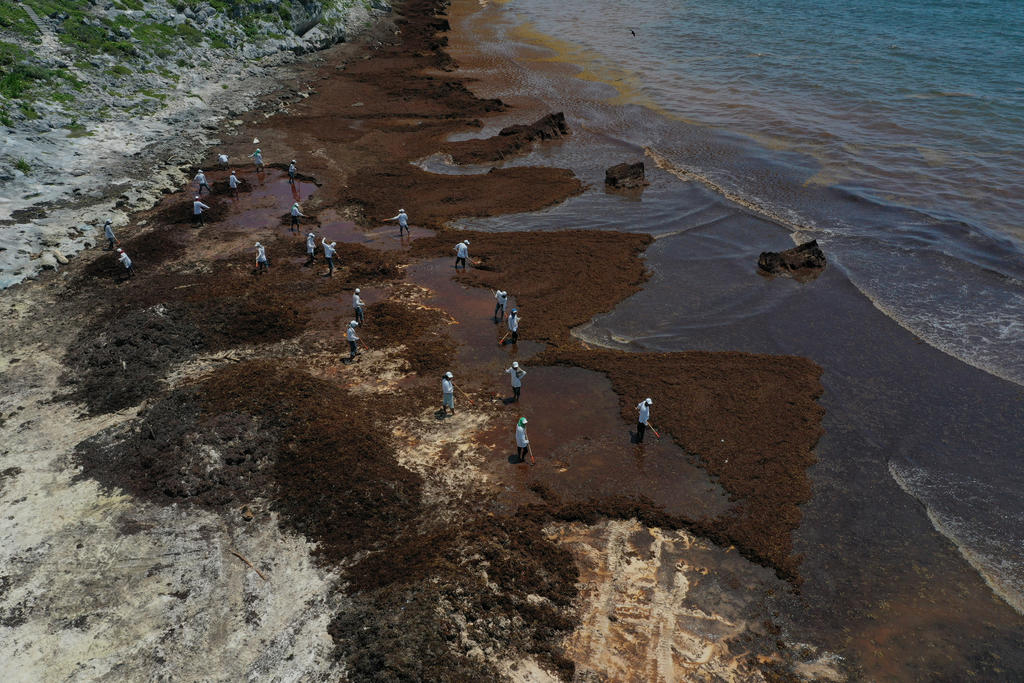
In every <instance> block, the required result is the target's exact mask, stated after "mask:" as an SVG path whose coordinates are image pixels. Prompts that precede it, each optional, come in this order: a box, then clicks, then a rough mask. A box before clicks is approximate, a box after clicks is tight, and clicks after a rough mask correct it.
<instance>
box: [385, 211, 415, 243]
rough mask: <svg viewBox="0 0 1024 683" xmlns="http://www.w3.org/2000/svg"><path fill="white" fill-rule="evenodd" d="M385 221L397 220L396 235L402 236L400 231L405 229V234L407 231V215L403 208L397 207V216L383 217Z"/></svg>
mask: <svg viewBox="0 0 1024 683" xmlns="http://www.w3.org/2000/svg"><path fill="white" fill-rule="evenodd" d="M384 220H386V221H398V236H399V237H401V236H402V231H403V230H405V232H406V234H408V232H409V217H408V216H407V215H406V214H405V209H399V210H398V215H397V216H392V217H391V218H385V219H384Z"/></svg>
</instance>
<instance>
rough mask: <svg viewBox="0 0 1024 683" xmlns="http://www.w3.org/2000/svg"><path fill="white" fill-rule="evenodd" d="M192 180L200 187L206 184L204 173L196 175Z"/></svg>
mask: <svg viewBox="0 0 1024 683" xmlns="http://www.w3.org/2000/svg"><path fill="white" fill-rule="evenodd" d="M193 180H195V181H196V182H197V183H199V184H200V185H205V184H206V174H205V173H196V177H195V178H193Z"/></svg>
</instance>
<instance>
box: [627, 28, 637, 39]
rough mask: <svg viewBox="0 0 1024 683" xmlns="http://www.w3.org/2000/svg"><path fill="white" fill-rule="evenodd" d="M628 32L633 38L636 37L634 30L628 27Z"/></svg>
mask: <svg viewBox="0 0 1024 683" xmlns="http://www.w3.org/2000/svg"><path fill="white" fill-rule="evenodd" d="M629 32H630V33H632V34H633V37H634V38H636V31H634V30H633V29H629Z"/></svg>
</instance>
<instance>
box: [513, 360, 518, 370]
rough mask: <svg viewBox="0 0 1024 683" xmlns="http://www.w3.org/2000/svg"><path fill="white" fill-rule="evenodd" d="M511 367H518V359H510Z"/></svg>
mask: <svg viewBox="0 0 1024 683" xmlns="http://www.w3.org/2000/svg"><path fill="white" fill-rule="evenodd" d="M512 367H514V368H518V367H519V361H517V360H514V361H512Z"/></svg>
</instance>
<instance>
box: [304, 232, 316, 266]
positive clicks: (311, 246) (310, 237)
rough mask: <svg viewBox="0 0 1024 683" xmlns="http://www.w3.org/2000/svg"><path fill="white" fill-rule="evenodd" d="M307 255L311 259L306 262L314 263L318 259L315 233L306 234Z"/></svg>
mask: <svg viewBox="0 0 1024 683" xmlns="http://www.w3.org/2000/svg"><path fill="white" fill-rule="evenodd" d="M306 256H308V257H309V261H307V262H306V263H309V264H311V263H313V262H314V261H316V235H314V234H313V233H311V232H310V233H307V234H306Z"/></svg>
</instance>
